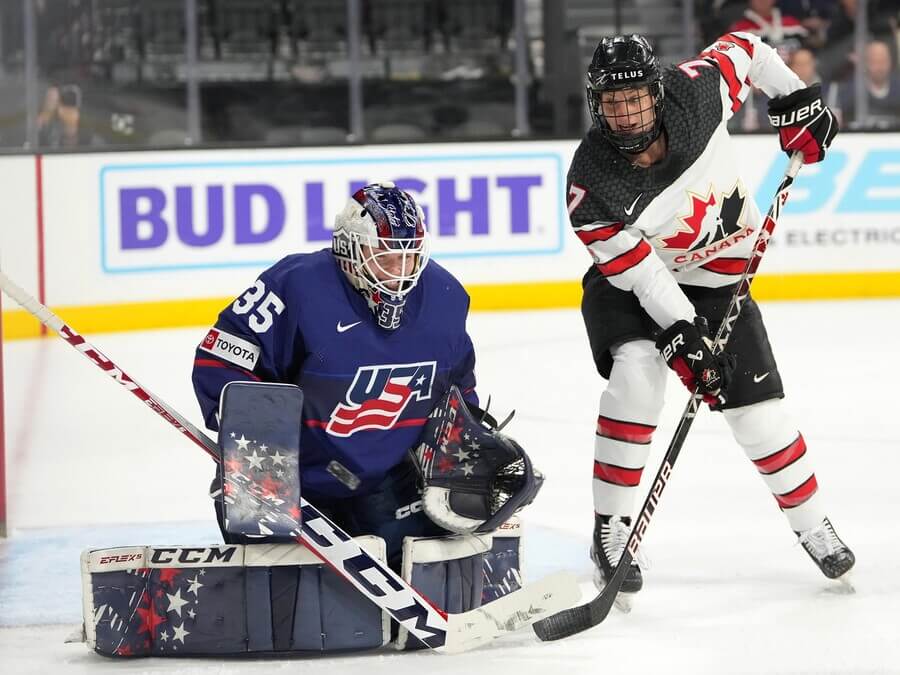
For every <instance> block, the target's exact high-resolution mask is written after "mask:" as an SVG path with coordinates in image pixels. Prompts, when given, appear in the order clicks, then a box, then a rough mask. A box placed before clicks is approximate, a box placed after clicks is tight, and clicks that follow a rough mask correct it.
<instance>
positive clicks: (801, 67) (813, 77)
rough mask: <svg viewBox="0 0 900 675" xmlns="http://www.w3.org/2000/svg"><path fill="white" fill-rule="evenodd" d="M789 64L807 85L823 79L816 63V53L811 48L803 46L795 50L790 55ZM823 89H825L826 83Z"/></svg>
mask: <svg viewBox="0 0 900 675" xmlns="http://www.w3.org/2000/svg"><path fill="white" fill-rule="evenodd" d="M787 65H788V68H790V69H791V70H793V71H794V73H796V75H797V77H799V78H800V79H801V80H803V82H804V84H806V85H807V86H809V85H811V84H815V83H816V82H821V81H822V77H821V76H820V75H819V71H818V64H817V63H816V55H815V54H813V52H812V50H811V49H807V48H806V47H801V48H800V49H796V50H794V51H793V52H791V55H790V56H789V57H788V61H787ZM822 89H825V86H824V84H823V85H822Z"/></svg>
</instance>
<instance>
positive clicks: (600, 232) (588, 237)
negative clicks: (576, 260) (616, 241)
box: [575, 223, 625, 246]
mask: <svg viewBox="0 0 900 675" xmlns="http://www.w3.org/2000/svg"><path fill="white" fill-rule="evenodd" d="M624 227H625V223H613V224H612V225H606V226H604V227H597V228H595V229H593V230H585V229H578V230H575V234H577V235H578V238H579V239H581V243H582V244H584V245H585V246H590V245H591V244H593V243H594V242H595V241H606V240H607V239H612V238H613V237H615V236H616V235H617V234H619V232H621V231H622V230H623V229H624Z"/></svg>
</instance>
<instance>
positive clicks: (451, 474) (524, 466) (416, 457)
mask: <svg viewBox="0 0 900 675" xmlns="http://www.w3.org/2000/svg"><path fill="white" fill-rule="evenodd" d="M410 452H411V454H412V456H413V461H414V463H415V465H416V467H417V469H418V471H419V475H420V476H421V479H422V483H423V490H422V508H423V509H424V511H425V513H426V514H427V515H428V517H429V518H431V520H432V521H434V522H435V523H436V524H438V525H440V526H441V527H443V528H446V529H447V530H450V531H451V532H456V533H459V534H467V533H471V532H490V531H492V530H494V529H496V528H497V527H499V526H500V525H501V524H503V523H504V522H506V521H507V520H509V518H510V517H511V516H512V515H513V514H514V513H516V511H518V510H519V509H521V508H522V507H524V506H527V505H528V504H530V503H531V502H532V501H533V500H534V498H535V496H536V495H537V493H538V490H540V488H541V485H542V483H543V480H544V477H543V475H541V473H540V472H538V471H536V470H535V469H534V468H533V467H532V465H531V460H530V459H529V458H528V455H526V454H525V451H524V450H522V448H521V446H520V445H519V444H518V443H516V442H515V441H514V440H513V439H511V438H510V437H508V436H505V435H503V434H501V433H500V427H499V426H498V425H497V423H496V421H495V420H494V419H493V417H491V416H490V415H488V414H487V413H486V412H485V411H483V410H481V409H479V408H478V407H476V406H474V405H471V404H469V403H466V401H465V400H464V399H463V397H462V394H461V393H460V391H459V389H458V388H457V387H455V386H453V387H450V390H449V391H448V392H447V393H446V394H445V395H444V397H443V398H442V399H441V400H440V402H438V404H437V405H436V406H435V408H434V410H432V412H431V415H430V416H429V417H428V421H427V422H426V423H425V427H424V429H423V430H422V435H421V437H420V438H419V445H418V447H416V448H415V449H413V450H411V451H410Z"/></svg>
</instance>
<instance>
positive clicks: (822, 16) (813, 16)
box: [778, 0, 835, 49]
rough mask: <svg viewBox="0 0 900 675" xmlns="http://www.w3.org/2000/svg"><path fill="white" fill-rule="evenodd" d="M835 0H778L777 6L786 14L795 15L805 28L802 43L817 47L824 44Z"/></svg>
mask: <svg viewBox="0 0 900 675" xmlns="http://www.w3.org/2000/svg"><path fill="white" fill-rule="evenodd" d="M834 4H835V0H779V1H778V8H779V9H780V10H781V11H782V12H783V13H784V14H786V15H791V16H795V17H797V18H798V19H799V20H800V24H801V25H802V26H803V27H804V28H805V29H806V31H807V35H806V39H805V40H804V44H805V45H806V46H807V47H811V48H813V49H819V48H821V47H822V45H824V44H825V31H826V29H827V28H828V19H829V17H830V15H831V11H832V7H834Z"/></svg>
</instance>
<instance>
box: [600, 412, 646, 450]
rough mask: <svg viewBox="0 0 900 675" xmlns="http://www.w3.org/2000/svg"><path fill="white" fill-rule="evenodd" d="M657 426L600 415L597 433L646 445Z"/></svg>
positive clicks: (616, 439)
mask: <svg viewBox="0 0 900 675" xmlns="http://www.w3.org/2000/svg"><path fill="white" fill-rule="evenodd" d="M655 430H656V427H654V426H651V425H649V424H638V423H637V422H622V421H621V420H614V419H611V418H609V417H604V416H603V415H600V416H599V417H598V418H597V435H598V436H604V437H606V438H611V439H613V440H614V441H625V442H626V443H638V444H640V445H646V444H648V443H649V442H650V439H651V438H652V437H653V432H654V431H655Z"/></svg>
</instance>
